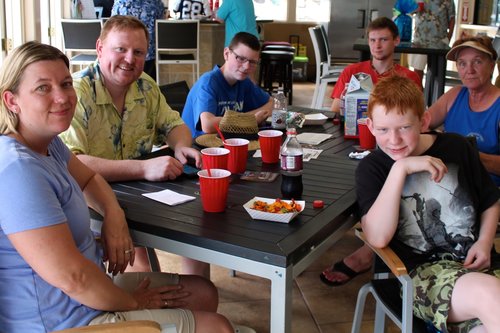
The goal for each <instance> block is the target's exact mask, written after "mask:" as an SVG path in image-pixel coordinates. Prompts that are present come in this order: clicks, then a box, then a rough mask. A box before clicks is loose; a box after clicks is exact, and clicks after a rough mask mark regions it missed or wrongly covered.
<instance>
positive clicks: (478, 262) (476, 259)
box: [464, 201, 500, 269]
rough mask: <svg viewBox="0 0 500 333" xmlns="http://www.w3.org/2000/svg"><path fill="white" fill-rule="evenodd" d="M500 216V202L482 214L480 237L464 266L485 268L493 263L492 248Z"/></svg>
mask: <svg viewBox="0 0 500 333" xmlns="http://www.w3.org/2000/svg"><path fill="white" fill-rule="evenodd" d="M499 218H500V202H498V201H497V202H496V203H495V204H493V205H492V206H491V207H490V208H488V209H487V210H485V211H484V212H483V213H482V214H481V227H480V229H479V237H478V239H477V240H476V242H475V243H474V245H472V247H471V248H470V249H469V251H468V252H467V257H466V258H465V261H464V267H465V268H469V269H484V268H487V267H490V264H491V258H490V253H491V248H492V246H493V239H494V238H495V235H496V231H497V224H498V219H499Z"/></svg>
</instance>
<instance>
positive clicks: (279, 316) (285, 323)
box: [271, 267, 293, 333]
mask: <svg viewBox="0 0 500 333" xmlns="http://www.w3.org/2000/svg"><path fill="white" fill-rule="evenodd" d="M292 273H293V272H292V268H291V267H288V268H276V270H275V275H274V277H273V278H272V279H271V333H285V332H291V323H290V322H291V319H292V286H293V274H292Z"/></svg>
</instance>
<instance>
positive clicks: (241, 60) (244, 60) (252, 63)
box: [229, 49, 260, 66]
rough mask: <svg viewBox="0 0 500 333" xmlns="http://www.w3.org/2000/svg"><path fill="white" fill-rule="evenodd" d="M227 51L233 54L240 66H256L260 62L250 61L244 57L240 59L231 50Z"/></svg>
mask: <svg viewBox="0 0 500 333" xmlns="http://www.w3.org/2000/svg"><path fill="white" fill-rule="evenodd" d="M229 51H231V53H232V54H234V57H235V58H236V61H237V62H238V63H240V64H242V65H243V64H244V63H247V62H248V63H249V64H250V66H257V65H258V64H259V62H260V60H252V59H248V58H245V57H242V56H240V55H238V54H236V53H235V52H234V51H233V49H229Z"/></svg>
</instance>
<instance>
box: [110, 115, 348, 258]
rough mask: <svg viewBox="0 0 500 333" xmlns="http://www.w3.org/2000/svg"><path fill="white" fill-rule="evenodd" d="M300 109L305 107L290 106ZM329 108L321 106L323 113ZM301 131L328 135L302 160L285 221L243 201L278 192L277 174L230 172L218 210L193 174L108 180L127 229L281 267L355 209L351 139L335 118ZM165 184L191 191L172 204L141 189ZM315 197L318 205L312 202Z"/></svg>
mask: <svg viewBox="0 0 500 333" xmlns="http://www.w3.org/2000/svg"><path fill="white" fill-rule="evenodd" d="M294 109H295V110H300V111H302V112H305V113H307V112H311V111H312V110H310V109H305V108H294ZM326 114H327V115H328V113H326ZM300 132H326V133H331V134H333V137H332V138H331V139H329V140H327V141H326V142H324V143H322V144H321V145H319V146H318V147H315V148H317V149H323V150H324V151H323V153H322V154H321V155H320V156H319V157H318V159H315V160H311V161H309V162H304V173H303V184H304V193H303V198H302V199H303V200H305V201H306V206H305V209H304V211H303V212H302V213H301V214H299V215H298V216H297V217H296V218H295V219H293V220H292V221H291V222H290V223H288V224H286V223H277V222H268V221H262V220H252V218H251V217H250V216H249V215H248V213H247V212H246V211H245V210H244V208H243V204H244V203H246V202H247V201H249V200H251V199H252V198H253V197H255V196H261V197H268V198H278V197H280V196H281V194H280V181H281V179H280V177H278V178H277V179H276V180H275V181H274V182H272V183H258V182H248V181H243V180H241V179H240V176H239V175H232V180H231V184H230V187H229V195H228V200H227V209H226V211H225V212H224V213H205V212H203V209H202V205H201V200H200V198H199V184H198V180H197V179H192V178H187V177H180V178H179V179H177V180H175V181H169V182H148V181H133V182H120V183H112V184H111V185H112V188H113V190H114V191H115V193H116V195H117V197H118V200H119V202H120V205H121V206H122V207H123V209H124V210H125V213H126V217H127V220H128V222H129V226H130V228H131V229H132V230H137V231H141V232H145V233H150V234H153V235H157V236H160V237H165V238H168V239H172V240H177V241H180V242H183V243H187V244H192V245H196V246H200V247H203V248H207V249H212V250H216V251H219V252H224V253H229V254H232V255H236V256H241V257H244V258H249V259H252V260H256V261H259V262H264V263H271V264H273V265H277V266H281V267H287V266H288V265H290V264H293V263H295V262H297V261H298V260H300V258H302V257H303V256H305V255H306V254H307V253H308V252H309V251H310V249H311V247H314V245H316V244H319V243H320V242H321V241H322V240H324V239H325V238H327V237H328V236H329V235H330V234H332V233H333V232H334V231H335V230H337V229H339V228H342V226H343V224H344V223H345V221H346V220H347V219H348V218H349V216H350V215H351V214H352V213H353V212H354V208H355V189H354V171H355V168H356V164H357V163H356V162H355V161H352V160H349V158H347V154H348V153H349V152H350V151H353V144H357V141H353V140H344V139H343V136H342V134H341V133H340V131H339V126H338V125H334V124H333V122H332V120H331V119H329V120H328V121H327V122H326V123H325V124H324V125H319V126H318V125H316V126H306V127H304V128H303V129H301V130H300ZM252 154H253V152H250V153H249V159H248V165H247V170H254V171H273V172H279V164H273V165H266V164H262V163H261V159H260V158H253V157H251V155H252ZM163 189H171V190H173V191H176V192H178V193H182V194H187V195H192V196H195V197H196V198H197V199H196V200H194V201H190V202H188V203H184V204H181V205H177V206H168V205H166V204H163V203H160V202H156V201H154V200H151V199H148V198H146V197H144V196H142V195H141V194H143V193H147V192H155V191H160V190H163ZM317 199H321V200H323V201H324V203H325V206H324V208H322V209H315V208H313V207H312V203H313V200H317Z"/></svg>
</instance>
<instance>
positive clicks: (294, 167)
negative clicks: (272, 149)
mask: <svg viewBox="0 0 500 333" xmlns="http://www.w3.org/2000/svg"><path fill="white" fill-rule="evenodd" d="M281 169H282V170H286V171H302V155H281Z"/></svg>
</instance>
